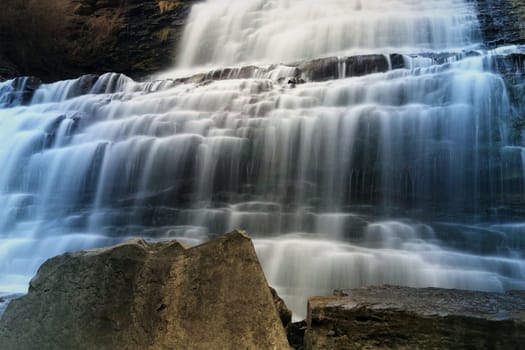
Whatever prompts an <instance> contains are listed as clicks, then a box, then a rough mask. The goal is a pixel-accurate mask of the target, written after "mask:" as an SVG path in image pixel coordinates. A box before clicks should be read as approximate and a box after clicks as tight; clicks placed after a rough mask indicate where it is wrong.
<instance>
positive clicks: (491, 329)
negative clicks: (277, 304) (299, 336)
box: [305, 286, 525, 350]
mask: <svg viewBox="0 0 525 350" xmlns="http://www.w3.org/2000/svg"><path fill="white" fill-rule="evenodd" d="M307 325H308V328H307V330H306V335H305V348H306V349H331V350H337V349H520V348H523V345H524V344H525V292H523V291H522V292H509V293H506V294H499V293H484V292H473V291H463V290H450V289H438V288H424V289H417V288H408V287H394V286H383V287H369V288H362V289H352V290H348V291H343V292H341V293H339V295H335V296H328V297H313V298H310V300H309V303H308V317H307Z"/></svg>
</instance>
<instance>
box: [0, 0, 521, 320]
mask: <svg viewBox="0 0 525 350" xmlns="http://www.w3.org/2000/svg"><path fill="white" fill-rule="evenodd" d="M386 9H388V10H389V11H386ZM475 18H476V17H475V13H474V12H473V9H472V8H471V5H470V4H468V3H465V2H463V1H426V2H420V1H408V0H405V1H396V2H394V1H366V2H365V1H362V3H358V2H354V1H336V0H329V1H325V2H323V5H322V6H321V5H319V4H318V2H313V1H307V0H297V1H225V0H222V1H219V0H210V1H207V2H205V3H202V4H199V5H196V6H195V8H194V10H193V12H192V14H191V24H190V25H189V27H188V29H187V32H186V34H185V39H184V42H183V46H182V47H183V48H182V59H181V62H180V66H181V67H185V66H186V67H190V68H195V67H196V66H198V65H202V64H208V65H210V66H214V67H218V66H221V65H232V64H236V63H240V62H242V63H245V62H251V63H253V62H265V63H279V62H284V61H288V60H295V59H299V58H304V57H317V56H326V55H329V54H332V53H334V52H337V53H338V54H341V53H344V52H346V53H360V54H361V53H370V52H373V53H381V54H383V53H387V52H410V53H418V52H427V51H435V52H438V51H441V50H443V51H449V50H458V49H471V48H472V47H476V46H478V45H479V29H478V24H477V21H476V19H475ZM356 23H357V24H358V25H359V28H360V29H359V30H357V29H355V28H354V29H352V28H353V26H355V25H356ZM345 33H351V34H352V35H351V36H348V37H345V35H343V34H345ZM303 35H306V37H305V36H303ZM305 38H308V39H309V40H306V39H305ZM310 39H311V40H310ZM269 43H272V45H271V46H269ZM459 56H460V58H461V55H459ZM490 60H491V58H490V54H489V55H487V54H486V53H483V55H481V56H478V57H471V58H464V59H460V60H459V59H458V58H454V59H453V60H450V61H451V62H450V63H445V64H437V63H436V62H435V61H434V60H432V58H429V57H427V56H425V57H423V56H405V57H404V61H405V64H406V66H407V67H408V68H409V69H397V70H393V71H392V70H391V71H388V72H385V73H376V74H370V75H366V76H363V77H354V78H346V79H339V80H331V81H326V82H307V83H306V84H298V85H297V86H296V87H295V88H292V86H291V85H288V84H286V81H287V79H284V81H283V80H282V79H280V78H287V77H288V75H290V74H293V71H294V70H295V69H294V68H293V67H292V68H290V67H285V66H277V67H266V68H264V69H260V70H257V71H256V73H254V77H253V78H251V79H232V80H222V81H211V82H205V83H184V84H182V83H177V82H175V81H172V80H163V81H157V82H153V83H141V84H139V83H135V82H133V81H132V80H130V79H128V78H126V77H123V76H121V75H117V74H107V75H104V76H102V77H101V78H100V79H99V80H98V81H97V82H96V83H95V84H94V85H93V87H92V88H91V90H90V91H88V92H87V93H86V92H85V91H82V88H81V86H83V84H84V83H85V81H84V80H82V79H78V80H72V81H65V82H59V83H55V84H50V85H44V86H42V87H41V88H40V89H39V90H38V91H37V92H36V93H35V94H34V96H33V98H32V101H31V103H30V105H29V106H20V105H16V103H15V106H10V107H4V108H2V109H0V169H1V170H2V171H1V173H0V232H1V233H0V291H3V292H17V291H21V290H25V288H26V285H27V281H28V279H29V278H30V276H31V275H32V274H33V273H34V272H35V271H36V269H37V267H38V265H39V264H40V263H41V262H43V261H44V260H45V259H46V258H48V257H50V256H53V255H56V254H59V253H61V252H64V251H71V250H77V249H85V248H91V247H95V246H102V245H108V244H112V243H115V242H118V241H121V240H123V239H125V238H127V237H131V236H135V235H141V236H147V237H150V238H152V239H167V238H179V239H183V240H185V241H186V242H189V243H191V244H196V243H198V242H201V241H203V240H206V239H208V238H210V237H214V236H216V235H218V234H221V233H223V232H226V231H228V230H231V229H234V228H243V229H247V230H248V231H249V232H250V233H251V234H252V236H253V237H254V238H255V245H256V249H257V252H258V254H259V257H260V259H261V262H262V264H263V267H264V270H265V272H266V275H267V277H268V280H269V281H270V283H271V284H272V285H273V286H275V287H276V288H277V290H278V291H279V293H280V294H282V295H283V296H284V297H285V299H286V301H287V302H288V303H289V304H290V305H291V306H292V307H293V308H294V311H295V312H296V315H297V316H298V317H300V316H302V315H304V312H305V308H304V301H305V298H306V297H307V296H309V295H312V294H326V293H330V292H331V291H332V290H333V289H334V288H348V287H357V286H361V285H367V284H381V283H392V284H401V285H409V286H438V287H453V288H465V289H477V290H492V291H502V290H507V289H525V261H524V260H523V251H524V249H525V242H524V240H523V239H521V238H520V236H521V235H523V234H525V231H524V226H523V224H521V223H510V222H509V223H492V222H485V223H477V224H476V223H475V221H476V218H479V217H483V215H485V214H486V213H487V212H489V211H491V210H493V209H494V208H499V207H501V206H503V207H505V206H512V203H514V202H513V201H516V200H518V201H520V200H521V201H522V203H523V201H525V182H522V181H525V180H524V179H525V159H523V158H522V157H523V155H525V152H523V149H522V148H520V147H517V146H512V145H511V144H510V141H509V136H508V133H509V132H508V118H509V115H510V110H511V106H510V103H509V99H508V96H507V92H506V89H505V84H504V82H503V80H502V79H501V77H500V76H498V75H497V74H495V73H493V72H490V71H488V70H487V67H488V63H490ZM345 68H346V67H345ZM341 69H342V68H341ZM179 73H180V71H179ZM179 73H177V74H179ZM177 74H176V75H177ZM340 75H341V76H343V77H344V76H345V74H340ZM12 89H13V88H12V87H11V86H10V82H8V83H4V84H2V85H0V105H1V104H2V103H3V102H2V101H4V100H5V99H4V100H3V99H2V96H7V95H6V94H7V92H9V91H10V90H12ZM518 151H519V157H521V158H519V159H518V158H517V155H518ZM516 179H517V180H516ZM516 181H519V183H518V185H516V183H517V182H516ZM522 183H523V184H524V185H523V186H522V185H521V184H522ZM463 222H464V223H463ZM472 222H474V224H472Z"/></svg>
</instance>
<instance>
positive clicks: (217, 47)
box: [179, 0, 480, 67]
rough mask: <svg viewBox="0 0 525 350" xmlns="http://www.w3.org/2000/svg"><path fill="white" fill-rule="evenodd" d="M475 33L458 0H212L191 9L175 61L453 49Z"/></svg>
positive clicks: (469, 12) (471, 42)
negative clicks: (320, 2) (178, 54)
mask: <svg viewBox="0 0 525 350" xmlns="http://www.w3.org/2000/svg"><path fill="white" fill-rule="evenodd" d="M479 38H480V33H479V27H478V22H477V18H476V15H475V13H474V11H473V8H472V4H468V3H466V2H465V1H461V0H460V1H458V0H445V1H443V0H431V1H428V0H427V1H406V0H405V1H400V0H325V1H323V2H322V4H319V1H315V0H294V1H291V0H209V1H206V2H204V3H202V4H197V5H195V6H194V7H193V10H192V12H191V16H190V18H189V24H188V26H187V28H186V31H185V34H184V37H183V41H182V47H181V50H180V59H179V62H180V64H179V66H180V67H191V66H195V65H204V64H211V65H215V66H227V65H236V64H239V63H240V62H259V63H261V62H266V63H280V62H283V61H291V60H297V59H304V58H315V57H322V56H327V55H351V54H365V53H390V52H395V53H418V52H426V51H445V50H457V49H465V48H469V47H475V46H476V44H478V42H479Z"/></svg>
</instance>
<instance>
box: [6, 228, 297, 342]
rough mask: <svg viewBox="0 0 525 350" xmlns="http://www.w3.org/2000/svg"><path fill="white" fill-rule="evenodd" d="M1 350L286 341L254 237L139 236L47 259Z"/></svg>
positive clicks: (13, 315) (10, 315)
mask: <svg viewBox="0 0 525 350" xmlns="http://www.w3.org/2000/svg"><path fill="white" fill-rule="evenodd" d="M0 348H2V349H12V350H16V349H288V343H287V339H286V335H285V332H284V329H283V326H282V324H281V320H280V318H279V315H278V312H277V309H276V307H275V304H274V300H273V297H272V293H271V291H270V289H269V287H268V285H267V283H266V279H265V277H264V274H263V272H262V269H261V267H260V265H259V261H258V259H257V256H256V254H255V250H254V248H253V244H252V242H251V240H250V239H249V238H248V237H247V236H246V235H245V234H244V233H242V232H238V231H234V232H232V233H230V234H227V235H225V236H223V237H222V238H220V239H217V240H214V241H210V242H208V243H205V244H203V245H200V246H198V247H194V248H191V249H187V248H186V247H184V246H183V245H181V244H180V243H178V242H174V241H172V242H163V243H151V244H148V243H146V242H145V241H143V240H140V239H137V240H133V241H130V242H126V243H124V244H121V245H117V246H114V247H110V248H103V249H96V250H90V251H83V252H79V253H69V254H64V255H61V256H58V257H55V258H53V259H50V260H48V261H47V262H46V263H44V264H43V265H42V266H41V268H40V270H39V271H38V274H37V275H36V277H35V278H34V279H33V280H32V281H31V283H30V287H29V293H28V294H27V295H26V296H24V297H22V298H20V299H17V300H13V301H12V302H11V303H10V304H9V306H8V308H7V310H6V312H5V314H4V317H3V318H2V320H1V321H0Z"/></svg>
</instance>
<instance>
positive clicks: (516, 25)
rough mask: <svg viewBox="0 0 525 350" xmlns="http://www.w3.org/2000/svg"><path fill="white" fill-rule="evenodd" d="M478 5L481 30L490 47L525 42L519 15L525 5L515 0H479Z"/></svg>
mask: <svg viewBox="0 0 525 350" xmlns="http://www.w3.org/2000/svg"><path fill="white" fill-rule="evenodd" d="M476 5H477V9H478V19H479V22H480V26H481V32H482V35H483V39H484V41H485V44H486V45H487V46H488V47H490V48H493V47H496V46H499V45H509V44H522V43H524V42H525V37H524V36H523V30H522V28H521V25H520V23H521V19H520V16H519V12H520V10H522V9H523V8H524V7H525V5H523V4H520V2H519V1H514V0H497V1H494V0H477V1H476Z"/></svg>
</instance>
